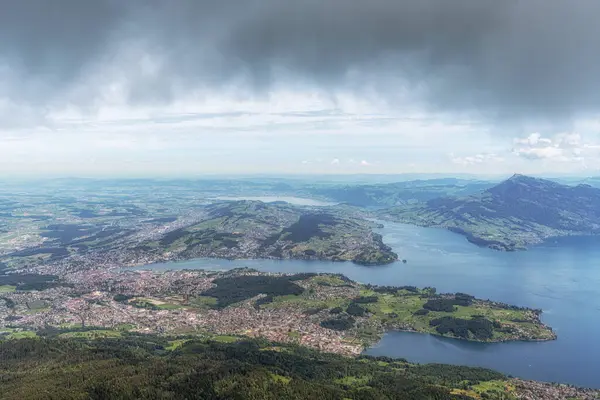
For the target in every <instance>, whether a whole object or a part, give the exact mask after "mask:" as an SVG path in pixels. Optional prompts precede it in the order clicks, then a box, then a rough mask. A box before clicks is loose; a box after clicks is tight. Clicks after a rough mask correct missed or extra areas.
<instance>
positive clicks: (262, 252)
mask: <svg viewBox="0 0 600 400" xmlns="http://www.w3.org/2000/svg"><path fill="white" fill-rule="evenodd" d="M206 213H207V215H206V218H204V219H203V220H202V221H201V222H198V223H194V224H192V225H189V226H185V227H182V228H180V229H176V230H173V231H170V232H168V233H166V234H165V235H164V236H163V237H162V238H160V239H159V240H155V241H148V242H146V243H142V244H141V245H140V246H139V247H138V250H139V251H140V252H141V253H143V254H145V255H147V254H158V255H160V256H164V255H165V254H169V256H170V257H172V258H173V257H174V258H178V259H189V258H195V257H215V258H275V259H308V260H332V261H353V262H355V263H359V264H364V265H377V264H388V263H391V262H393V261H395V260H397V259H398V256H397V254H395V253H394V252H393V251H392V249H391V248H390V247H389V246H387V245H385V244H384V243H383V241H382V237H381V235H379V234H377V233H375V232H373V228H374V227H375V224H374V223H372V222H369V221H367V220H365V219H363V218H361V217H357V216H355V215H347V214H345V213H344V212H343V211H341V210H337V211H336V210H332V209H321V208H318V209H317V208H310V207H308V208H307V207H298V206H293V205H290V204H287V203H263V202H260V201H248V200H242V201H233V202H222V203H215V204H212V205H209V206H207V207H206Z"/></svg>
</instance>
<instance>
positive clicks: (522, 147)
mask: <svg viewBox="0 0 600 400" xmlns="http://www.w3.org/2000/svg"><path fill="white" fill-rule="evenodd" d="M513 144H514V147H513V151H512V152H513V154H514V155H516V156H518V157H523V158H526V159H529V160H550V161H558V162H579V161H583V159H584V157H585V156H586V155H591V154H590V153H591V151H590V150H595V148H596V147H597V145H595V144H590V143H584V142H583V139H582V137H581V135H580V134H579V133H571V132H565V133H559V134H556V135H554V136H553V137H552V138H547V137H542V136H541V135H540V134H539V133H532V134H530V135H529V136H528V137H526V138H515V139H514V140H513Z"/></svg>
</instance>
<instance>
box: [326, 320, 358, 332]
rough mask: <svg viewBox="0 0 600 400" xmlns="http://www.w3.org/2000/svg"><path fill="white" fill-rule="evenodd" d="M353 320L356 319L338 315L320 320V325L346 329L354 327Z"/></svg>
mask: <svg viewBox="0 0 600 400" xmlns="http://www.w3.org/2000/svg"><path fill="white" fill-rule="evenodd" d="M355 322H356V321H355V320H354V318H352V317H340V318H332V319H326V320H325V321H321V326H322V327H323V328H327V329H334V330H336V331H347V330H348V329H351V328H353V327H354V323H355Z"/></svg>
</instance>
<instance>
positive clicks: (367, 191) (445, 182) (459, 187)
mask: <svg viewBox="0 0 600 400" xmlns="http://www.w3.org/2000/svg"><path fill="white" fill-rule="evenodd" d="M492 185H493V184H492V183H490V182H486V181H477V180H467V179H458V178H439V179H427V180H414V181H407V182H395V183H385V184H376V185H327V186H317V187H315V188H311V189H309V193H310V194H311V195H315V196H319V197H325V198H327V199H329V200H333V201H337V202H340V203H346V204H349V205H353V206H359V207H391V206H397V205H402V204H408V203H411V202H413V203H414V202H416V201H427V200H430V199H433V198H437V197H440V196H450V195H453V196H466V195H470V194H473V193H477V192H479V191H481V190H484V189H487V188H489V187H491V186H492Z"/></svg>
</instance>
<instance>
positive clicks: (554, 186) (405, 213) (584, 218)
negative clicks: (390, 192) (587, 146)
mask: <svg viewBox="0 0 600 400" xmlns="http://www.w3.org/2000/svg"><path fill="white" fill-rule="evenodd" d="M379 215H380V217H382V218H386V219H392V220H395V221H400V222H407V223H412V224H417V225H422V226H431V227H442V228H447V229H449V230H451V231H454V232H457V233H460V234H463V235H465V236H466V237H467V239H468V240H469V241H471V242H473V243H475V244H478V245H482V246H487V247H491V248H495V249H499V250H517V249H525V248H526V247H528V246H529V245H532V244H536V243H540V242H543V241H544V240H545V239H547V238H550V237H558V236H567V235H595V234H599V233H600V189H598V188H595V187H592V186H590V185H586V184H580V185H577V186H567V185H562V184H560V183H556V182H554V181H550V180H545V179H538V178H532V177H528V176H524V175H514V176H513V177H511V178H510V179H508V180H506V181H504V182H502V183H500V184H498V185H496V186H493V187H491V188H488V189H486V190H483V191H481V192H479V193H477V194H472V195H469V196H465V197H440V198H435V199H430V200H427V201H426V202H423V203H419V204H416V205H411V206H400V207H393V208H389V209H386V210H383V211H381V212H380V213H379Z"/></svg>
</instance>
